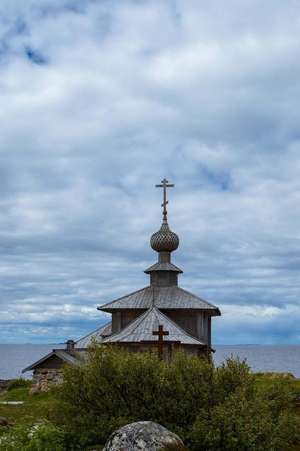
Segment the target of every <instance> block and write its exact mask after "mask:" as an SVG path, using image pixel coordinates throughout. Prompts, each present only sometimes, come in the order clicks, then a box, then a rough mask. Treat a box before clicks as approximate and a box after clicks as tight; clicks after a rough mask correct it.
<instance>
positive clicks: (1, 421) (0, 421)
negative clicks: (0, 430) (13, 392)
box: [0, 417, 9, 426]
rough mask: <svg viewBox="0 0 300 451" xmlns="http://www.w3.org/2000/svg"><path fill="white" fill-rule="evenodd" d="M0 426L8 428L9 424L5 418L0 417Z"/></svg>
mask: <svg viewBox="0 0 300 451" xmlns="http://www.w3.org/2000/svg"><path fill="white" fill-rule="evenodd" d="M0 426H9V422H8V420H7V418H5V417H0Z"/></svg>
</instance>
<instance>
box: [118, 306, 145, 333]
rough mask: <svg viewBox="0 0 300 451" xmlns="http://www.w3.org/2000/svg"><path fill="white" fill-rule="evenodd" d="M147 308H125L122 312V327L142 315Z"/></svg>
mask: <svg viewBox="0 0 300 451" xmlns="http://www.w3.org/2000/svg"><path fill="white" fill-rule="evenodd" d="M144 311H145V310H124V311H122V312H121V329H124V327H126V326H127V325H128V324H129V323H131V321H133V320H135V319H136V318H137V317H138V316H140V315H142V314H143V313H144Z"/></svg>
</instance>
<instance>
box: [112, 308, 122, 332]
mask: <svg viewBox="0 0 300 451" xmlns="http://www.w3.org/2000/svg"><path fill="white" fill-rule="evenodd" d="M111 330H112V333H113V334H115V333H117V332H120V330H121V312H114V313H113V314H112V315H111Z"/></svg>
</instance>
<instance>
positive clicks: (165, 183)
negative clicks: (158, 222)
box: [155, 178, 175, 221]
mask: <svg viewBox="0 0 300 451" xmlns="http://www.w3.org/2000/svg"><path fill="white" fill-rule="evenodd" d="M174 186H175V185H174V184H173V183H169V181H168V180H167V179H166V178H164V179H163V180H162V181H161V183H160V184H158V185H155V187H156V188H163V203H162V204H161V206H162V207H163V219H164V221H166V220H167V215H168V211H167V204H168V203H169V201H168V200H167V188H173V187H174Z"/></svg>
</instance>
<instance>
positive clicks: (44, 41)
mask: <svg viewBox="0 0 300 451" xmlns="http://www.w3.org/2000/svg"><path fill="white" fill-rule="evenodd" d="M299 77H300V14H299V2H298V1H296V0H286V1H284V2H283V1H282V0H272V1H270V0H260V1H258V0H243V1H240V0H239V1H237V0H228V1H227V2H226V9H224V2H220V1H219V0H210V1H203V2H199V1H198V0H185V1H184V2H181V1H176V0H174V1H170V0H169V1H167V0H166V1H159V0H154V1H150V0H149V1H146V0H144V1H138V0H136V1H133V0H132V1H130V0H123V1H114V0H108V1H105V0H103V1H99V0H98V1H92V0H78V1H76V0H26V1H24V0H19V1H18V0H1V3H0V116H1V117H0V149H1V154H0V158H1V163H0V202H1V209H0V249H1V254H0V255H1V260H0V277H1V279H0V342H2V343H5V342H6V343H9V342H10V343H13V342H14V343H22V342H24V343H27V342H36V343H41V342H57V341H62V340H66V339H67V338H74V339H76V338H78V337H80V336H81V335H83V334H85V333H87V332H88V331H91V330H93V329H95V328H97V327H98V326H99V325H100V324H101V323H103V322H104V321H107V317H106V316H105V314H102V313H100V312H99V311H97V310H96V306H97V305H101V304H102V303H106V302H108V301H111V300H113V299H114V298H116V297H118V296H121V295H123V294H127V293H128V292H130V291H133V290H135V289H138V288H141V287H143V286H145V285H147V284H148V280H147V277H148V276H146V275H145V274H144V273H143V270H144V269H145V268H146V267H148V266H149V265H150V264H152V263H154V262H155V259H156V255H155V253H154V252H153V251H152V250H151V249H150V247H149V237H150V235H151V233H153V232H154V231H156V230H157V229H158V227H159V225H160V220H161V210H160V202H161V197H160V196H161V193H160V192H159V190H157V189H155V188H154V185H155V183H157V182H159V181H160V180H161V179H162V178H163V177H167V178H168V179H169V180H171V181H172V182H174V183H175V184H176V187H175V188H174V189H173V190H172V192H171V193H170V204H169V223H170V226H171V227H172V229H173V230H174V231H176V232H177V233H178V235H179V236H180V239H181V244H180V247H179V249H178V251H176V253H175V254H174V259H173V260H174V263H176V264H177V265H178V266H180V267H182V268H183V270H184V274H183V276H181V286H182V287H184V288H186V289H188V290H190V291H193V292H194V293H196V294H198V295H200V296H202V297H204V298H206V299H207V300H209V301H211V302H213V303H214V304H216V305H218V306H219V307H220V309H221V310H222V313H223V316H222V317H221V318H217V319H215V320H214V321H213V323H214V324H213V335H214V343H258V342H260V343H264V344H268V343H300V326H299V323H300V106H299V99H300V83H299Z"/></svg>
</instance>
